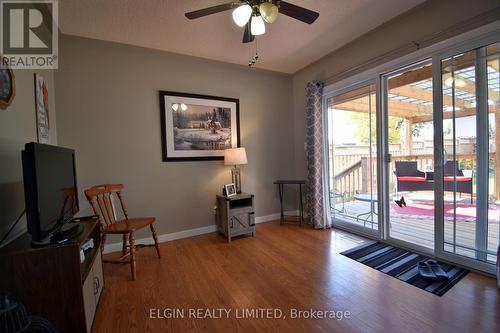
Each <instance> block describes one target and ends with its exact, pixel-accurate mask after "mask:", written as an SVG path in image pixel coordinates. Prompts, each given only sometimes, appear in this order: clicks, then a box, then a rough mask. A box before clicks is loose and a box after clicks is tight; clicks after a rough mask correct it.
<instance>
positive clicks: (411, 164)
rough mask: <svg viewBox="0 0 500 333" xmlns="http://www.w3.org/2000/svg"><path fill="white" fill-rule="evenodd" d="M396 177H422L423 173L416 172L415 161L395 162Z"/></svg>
mask: <svg viewBox="0 0 500 333" xmlns="http://www.w3.org/2000/svg"><path fill="white" fill-rule="evenodd" d="M394 165H395V167H396V176H398V177H399V176H423V177H425V172H423V171H420V170H418V167H417V162H416V161H395V162H394Z"/></svg>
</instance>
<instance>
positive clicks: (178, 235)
mask: <svg viewBox="0 0 500 333" xmlns="http://www.w3.org/2000/svg"><path fill="white" fill-rule="evenodd" d="M285 214H286V215H297V214H298V211H287V212H285ZM279 218H280V213H275V214H270V215H264V216H257V217H256V218H255V223H264V222H269V221H274V220H278V219H279ZM216 231H217V226H216V225H215V224H214V225H209V226H206V227H201V228H195V229H189V230H183V231H178V232H172V233H169V234H162V235H158V242H160V243H164V242H169V241H173V240H176V239H182V238H188V237H193V236H198V235H203V234H209V233H211V232H216ZM135 241H136V243H137V244H153V243H154V242H153V237H146V238H141V239H136V240H135ZM121 250H122V243H121V242H119V243H111V244H106V245H104V253H105V254H106V253H112V252H117V251H121Z"/></svg>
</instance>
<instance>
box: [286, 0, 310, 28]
mask: <svg viewBox="0 0 500 333" xmlns="http://www.w3.org/2000/svg"><path fill="white" fill-rule="evenodd" d="M277 3H278V4H279V12H280V13H281V14H283V15H286V16H290V17H293V18H294V19H296V20H299V21H302V22H304V23H308V24H312V23H314V21H316V19H317V18H318V17H319V13H317V12H314V11H312V10H309V9H307V8H304V7H300V6H297V5H294V4H291V3H289V2H286V1H277Z"/></svg>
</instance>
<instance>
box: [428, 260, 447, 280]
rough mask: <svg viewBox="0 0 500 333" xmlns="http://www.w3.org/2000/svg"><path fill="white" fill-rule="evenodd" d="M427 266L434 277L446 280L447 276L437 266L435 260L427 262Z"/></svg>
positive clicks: (439, 266)
mask: <svg viewBox="0 0 500 333" xmlns="http://www.w3.org/2000/svg"><path fill="white" fill-rule="evenodd" d="M427 265H429V267H430V268H431V269H432V272H433V273H434V274H435V275H436V277H437V278H438V279H448V278H449V277H448V274H447V273H446V272H445V271H444V269H443V268H442V267H441V265H439V263H438V262H437V261H436V260H432V259H431V260H427Z"/></svg>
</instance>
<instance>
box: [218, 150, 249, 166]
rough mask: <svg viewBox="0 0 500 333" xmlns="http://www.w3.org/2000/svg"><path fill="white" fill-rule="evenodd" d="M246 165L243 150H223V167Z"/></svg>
mask: <svg viewBox="0 0 500 333" xmlns="http://www.w3.org/2000/svg"><path fill="white" fill-rule="evenodd" d="M241 164H248V160H247V152H246V151H245V148H230V149H226V150H224V165H241Z"/></svg>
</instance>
